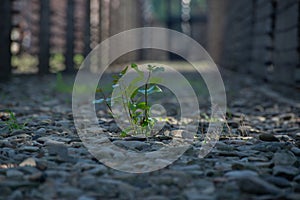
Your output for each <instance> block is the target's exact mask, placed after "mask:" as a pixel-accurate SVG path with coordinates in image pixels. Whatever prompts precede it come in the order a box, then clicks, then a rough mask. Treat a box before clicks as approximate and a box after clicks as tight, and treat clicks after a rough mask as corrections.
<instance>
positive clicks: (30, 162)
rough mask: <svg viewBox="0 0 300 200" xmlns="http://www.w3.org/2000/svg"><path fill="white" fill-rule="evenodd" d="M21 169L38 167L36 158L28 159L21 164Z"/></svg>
mask: <svg viewBox="0 0 300 200" xmlns="http://www.w3.org/2000/svg"><path fill="white" fill-rule="evenodd" d="M19 166H20V167H24V166H31V167H36V161H35V159H34V158H27V159H25V160H24V161H22V162H21V163H20V164H19Z"/></svg>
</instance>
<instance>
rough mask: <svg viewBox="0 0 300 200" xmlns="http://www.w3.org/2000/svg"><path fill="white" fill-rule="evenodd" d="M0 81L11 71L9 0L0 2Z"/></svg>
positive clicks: (7, 76)
mask: <svg viewBox="0 0 300 200" xmlns="http://www.w3.org/2000/svg"><path fill="white" fill-rule="evenodd" d="M0 17H1V21H0V38H1V39H0V56H1V62H0V81H1V80H4V79H8V78H9V76H10V73H11V52H10V45H11V39H10V32H11V25H12V24H11V21H12V20H11V1H10V0H4V1H1V3H0Z"/></svg>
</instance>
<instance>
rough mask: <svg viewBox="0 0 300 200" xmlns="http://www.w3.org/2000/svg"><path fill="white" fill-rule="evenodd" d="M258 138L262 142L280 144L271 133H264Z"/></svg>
mask: <svg viewBox="0 0 300 200" xmlns="http://www.w3.org/2000/svg"><path fill="white" fill-rule="evenodd" d="M258 137H259V139H260V140H262V141H267V142H279V139H278V138H276V137H275V136H274V135H273V134H270V133H262V134H260V135H259V136H258Z"/></svg>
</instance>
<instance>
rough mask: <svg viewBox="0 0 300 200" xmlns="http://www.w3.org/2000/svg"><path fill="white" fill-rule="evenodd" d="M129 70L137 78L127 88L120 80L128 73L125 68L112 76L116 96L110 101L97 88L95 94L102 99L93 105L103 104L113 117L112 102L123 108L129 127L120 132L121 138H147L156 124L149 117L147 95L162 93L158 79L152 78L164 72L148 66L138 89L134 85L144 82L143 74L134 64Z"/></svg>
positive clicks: (161, 69)
mask: <svg viewBox="0 0 300 200" xmlns="http://www.w3.org/2000/svg"><path fill="white" fill-rule="evenodd" d="M130 68H131V69H133V70H134V71H135V72H136V74H137V76H136V77H135V78H134V79H133V80H132V81H131V82H130V84H129V85H128V86H127V87H124V84H123V82H122V81H123V80H122V79H121V78H122V77H123V75H125V74H126V72H127V71H128V69H129V67H128V66H127V67H125V68H124V69H123V70H122V71H121V72H120V73H119V74H118V75H114V76H113V85H112V88H114V89H118V91H119V93H118V95H117V96H116V97H113V98H114V99H112V97H107V96H106V95H105V93H104V92H103V90H102V88H98V89H97V92H99V93H100V94H101V96H102V98H101V99H98V100H95V101H94V103H105V104H106V106H107V107H108V109H109V111H110V112H111V114H113V115H114V113H113V110H112V108H111V101H112V100H113V101H114V103H116V104H118V105H121V106H122V107H123V110H124V111H125V112H126V115H127V117H128V121H129V123H130V126H129V127H128V128H126V129H125V130H123V131H122V132H121V134H120V136H121V137H125V136H127V135H130V134H134V135H139V134H143V135H145V136H146V137H147V136H149V135H150V134H151V130H152V128H153V126H154V125H155V123H156V122H157V119H155V118H152V117H150V115H149V112H150V107H151V106H150V104H149V95H151V94H154V93H160V92H162V89H161V88H160V87H159V86H158V84H159V82H160V79H159V78H157V77H153V74H154V73H157V72H162V71H164V68H163V67H156V66H152V65H148V66H147V69H146V73H147V74H146V81H145V82H144V84H143V86H141V87H139V88H136V85H137V83H138V82H140V81H144V80H145V78H144V72H143V71H142V70H140V69H139V67H138V65H136V64H131V66H130ZM115 116H116V115H115Z"/></svg>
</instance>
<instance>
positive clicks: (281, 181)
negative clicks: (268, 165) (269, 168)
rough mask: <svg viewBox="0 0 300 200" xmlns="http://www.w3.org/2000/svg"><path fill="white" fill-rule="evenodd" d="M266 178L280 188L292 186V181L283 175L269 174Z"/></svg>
mask: <svg viewBox="0 0 300 200" xmlns="http://www.w3.org/2000/svg"><path fill="white" fill-rule="evenodd" d="M265 180H266V181H268V182H269V183H272V184H274V185H276V186H277V187H280V188H286V187H291V186H292V184H291V182H289V181H288V180H287V179H285V178H283V177H276V176H269V177H267V178H265Z"/></svg>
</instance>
